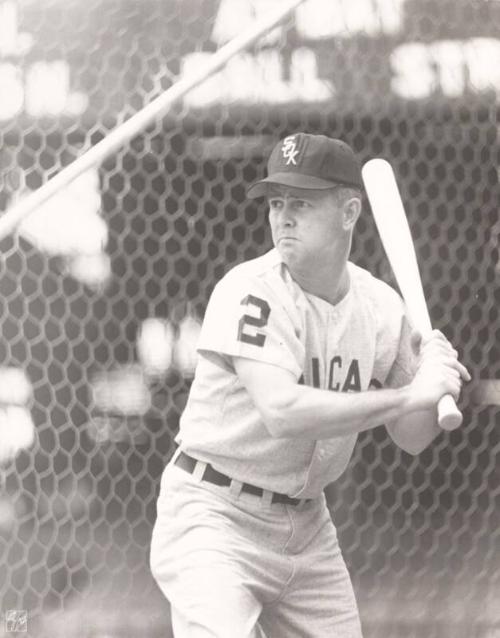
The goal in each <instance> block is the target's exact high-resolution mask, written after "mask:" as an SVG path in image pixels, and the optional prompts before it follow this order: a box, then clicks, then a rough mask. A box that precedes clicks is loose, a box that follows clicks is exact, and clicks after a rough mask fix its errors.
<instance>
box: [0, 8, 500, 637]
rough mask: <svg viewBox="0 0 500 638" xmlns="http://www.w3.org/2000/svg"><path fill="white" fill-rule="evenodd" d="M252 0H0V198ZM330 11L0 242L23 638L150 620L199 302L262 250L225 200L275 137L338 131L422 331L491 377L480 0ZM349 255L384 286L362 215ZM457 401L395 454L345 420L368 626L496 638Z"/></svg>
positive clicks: (257, 214)
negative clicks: (167, 482) (403, 224)
mask: <svg viewBox="0 0 500 638" xmlns="http://www.w3.org/2000/svg"><path fill="white" fill-rule="evenodd" d="M265 4H266V3H259V2H247V1H246V0H245V1H243V0H241V1H238V2H236V1H235V2H233V3H230V2H224V1H221V2H218V1H216V0H189V1H186V0H184V1H181V0H148V1H147V2H146V1H144V0H143V1H142V2H140V1H139V0H137V1H133V0H106V2H101V1H97V0H87V2H85V3H83V2H77V1H76V0H75V1H71V2H68V1H66V2H65V4H64V7H62V6H61V3H60V2H58V1H57V0H47V1H46V2H44V3H35V2H30V1H27V0H25V1H19V2H15V1H14V0H3V1H2V2H0V16H1V18H2V19H1V20H0V36H2V37H0V94H1V96H2V98H1V99H2V101H3V105H2V106H1V107H0V140H1V148H0V166H1V170H2V183H1V187H2V189H1V192H0V205H1V208H2V209H3V210H6V209H7V208H8V207H9V205H11V204H13V203H14V202H15V201H16V200H18V199H19V197H21V196H22V195H23V194H25V193H26V192H28V191H30V190H33V189H36V188H38V187H39V186H40V185H41V184H42V183H43V182H45V181H46V180H47V179H48V177H50V176H51V175H53V174H54V173H55V172H57V171H58V170H60V169H61V168H62V167H64V166H66V165H67V164H69V163H70V162H71V161H72V160H73V159H74V158H76V157H78V156H79V155H80V154H81V153H83V152H84V151H85V150H86V149H88V148H90V147H91V146H92V145H93V144H95V143H96V142H98V141H99V140H101V139H102V138H103V137H105V136H106V134H107V133H108V132H109V131H110V130H111V129H112V128H113V127H114V126H115V125H116V124H119V123H121V122H123V121H124V120H126V119H127V118H128V117H129V116H130V115H132V114H133V113H135V112H136V111H137V110H139V109H140V108H141V107H142V106H144V105H146V104H147V103H148V102H150V101H151V99H153V98H154V97H156V96H157V95H159V94H160V93H161V91H163V90H165V89H167V88H168V87H169V86H171V85H172V84H173V83H175V81H176V80H177V79H178V78H179V77H182V76H183V74H185V73H187V72H188V70H189V68H190V65H193V64H198V63H199V62H200V61H201V60H202V59H203V58H204V57H206V56H209V55H210V54H211V53H212V52H213V51H214V50H215V49H216V47H217V46H220V44H222V43H223V42H224V41H225V40H227V39H229V38H230V37H231V36H232V35H234V33H235V32H237V31H238V29H239V28H240V26H241V24H242V23H243V22H244V21H245V19H248V20H250V19H252V18H253V17H254V14H257V17H258V14H259V12H260V11H262V8H263V6H264V5H265ZM268 4H273V3H268ZM331 5H332V6H333V5H335V11H334V12H333V11H332V6H331ZM331 5H330V3H327V2H323V1H320V0H310V2H306V3H305V5H304V7H303V8H301V9H300V10H299V11H298V12H297V16H296V19H295V20H290V21H287V22H286V23H285V24H284V25H283V26H282V27H281V28H279V29H278V30H275V31H273V32H272V33H271V34H270V35H269V36H266V37H264V38H263V39H262V40H261V41H259V42H258V44H257V45H255V46H253V47H252V48H251V49H249V50H248V51H246V52H245V53H244V54H241V55H240V56H238V57H237V58H236V59H235V60H233V61H232V62H230V63H229V65H228V69H227V70H226V72H225V75H223V76H222V79H221V78H220V77H217V78H215V79H213V80H212V81H211V83H210V82H209V84H208V88H205V89H202V88H200V89H199V90H197V91H194V92H193V93H192V94H189V95H188V96H186V98H185V99H184V101H183V102H182V103H180V104H178V105H177V106H174V107H173V108H172V110H171V112H170V113H169V114H168V115H167V116H166V117H165V118H164V119H162V121H161V122H158V123H157V124H155V125H154V126H151V127H150V128H149V129H148V130H147V131H144V133H143V134H141V135H140V136H138V137H136V138H135V139H134V140H133V141H132V142H131V143H129V144H126V145H125V146H124V148H123V150H121V151H119V152H117V153H115V154H114V155H113V156H112V157H110V158H109V159H108V160H106V161H105V162H104V163H103V164H102V165H101V166H98V167H96V168H95V171H89V172H87V173H86V174H85V175H83V176H82V177H81V178H79V180H77V181H76V182H75V183H74V184H73V185H72V186H71V187H70V188H68V189H67V191H65V192H64V193H61V195H60V196H58V197H56V198H54V199H53V200H51V201H49V202H48V203H47V204H46V205H44V206H43V207H41V208H40V209H39V210H38V211H36V212H35V214H34V215H33V216H32V217H30V218H29V219H28V220H27V221H26V222H24V223H23V224H22V225H21V227H20V230H19V232H18V233H17V234H15V235H14V236H10V237H7V238H4V239H3V240H2V241H1V242H0V244H1V245H0V248H1V255H2V260H1V274H0V290H1V301H0V303H1V308H0V318H1V328H2V330H1V333H2V339H1V340H0V362H1V365H2V366H4V367H5V368H17V369H21V370H23V371H24V372H25V373H26V375H27V378H28V379H29V382H30V384H31V385H32V389H33V390H32V398H31V399H30V400H25V399H23V401H17V402H16V401H13V403H9V400H8V397H7V398H5V397H4V398H3V401H4V403H3V406H4V407H3V414H2V415H1V416H2V419H3V422H2V424H3V425H2V427H3V429H2V427H0V434H1V433H3V432H6V431H7V429H15V428H16V427H18V426H17V421H16V416H15V414H16V413H14V416H12V411H9V408H11V407H12V406H13V405H14V406H15V407H19V405H18V404H22V405H23V406H24V408H25V409H26V406H27V407H28V409H29V414H30V417H31V419H32V422H33V424H34V427H35V443H34V445H33V446H32V447H30V448H29V449H28V450H27V451H21V452H20V453H19V454H18V455H17V456H16V458H15V460H11V461H9V462H7V461H6V462H5V463H4V465H3V469H2V477H3V482H2V493H1V500H0V600H1V609H0V611H1V612H2V613H3V616H4V621H5V624H4V629H5V630H7V629H12V628H13V627H14V626H13V625H12V624H11V625H10V626H9V627H8V626H7V625H8V621H9V619H10V622H11V623H12V622H14V620H15V619H16V618H17V620H18V621H19V622H20V623H21V625H22V613H21V612H23V611H26V612H27V619H28V631H29V632H32V634H33V635H36V636H40V637H42V636H51V637H52V638H53V637H55V636H59V635H64V636H104V635H117V636H118V635H119V636H136V635H144V636H157V635H158V636H160V635H168V631H169V629H168V627H169V621H168V609H167V608H166V603H165V602H164V601H163V599H162V598H161V596H160V594H159V592H158V590H157V588H156V586H155V585H154V584H153V582H152V579H151V577H150V575H149V573H148V550H149V541H150V534H151V528H152V525H153V522H154V518H155V501H156V496H157V491H158V487H159V478H160V474H161V472H162V469H163V467H164V465H165V463H166V462H167V461H168V459H169V457H170V455H171V454H172V452H173V437H174V436H175V433H176V430H177V427H178V420H179V416H180V414H181V412H182V409H183V406H184V404H185V400H186V397H187V393H188V391H189V385H190V380H191V376H192V349H193V342H194V340H195V336H196V330H197V326H198V325H199V320H200V319H201V318H202V316H203V312H204V309H205V306H206V303H207V300H208V297H209V295H210V292H211V290H212V288H213V286H214V285H215V283H216V281H217V280H218V279H219V278H220V277H221V276H222V275H223V274H224V273H225V272H226V271H227V270H228V269H229V268H231V267H232V266H233V265H235V264H236V263H239V262H241V261H242V260H244V259H249V258H252V257H254V256H257V255H259V254H262V253H263V252H264V251H265V250H266V249H268V248H269V247H270V234H269V230H268V227H267V221H266V210H265V207H264V206H263V205H261V204H260V203H255V202H254V201H247V200H246V199H245V187H246V186H247V185H248V184H249V183H250V182H252V181H253V180H254V179H256V178H258V177H260V176H262V175H263V173H264V170H265V159H266V157H267V155H268V153H269V150H270V148H271V147H272V145H273V144H274V143H275V141H276V140H277V139H279V138H280V137H283V136H285V135H286V134H290V133H293V132H296V131H307V132H310V133H324V134H327V135H330V136H333V137H341V138H342V139H344V140H345V141H347V142H348V143H350V144H351V145H352V146H353V147H354V149H355V150H356V151H357V152H358V154H359V156H360V158H361V159H362V160H363V161H365V160H367V159H369V158H372V157H375V156H381V157H385V158H386V159H388V160H389V161H390V162H391V163H392V164H393V166H394V169H395V172H396V175H397V178H398V182H399V185H400V188H401V191H402V195H403V199H404V201H405V203H406V208H407V214H408V217H409V220H410V223H411V227H412V232H413V235H414V239H415V243H416V247H417V252H418V256H419V261H420V265H421V271H422V276H423V280H424V287H425V291H426V295H427V298H428V301H429V306H430V311H431V316H432V320H433V323H434V325H435V326H436V327H439V328H440V329H442V330H443V331H444V332H445V333H446V334H447V336H448V337H449V338H450V339H451V340H452V341H453V343H454V344H456V347H457V349H458V350H459V352H460V355H461V357H462V359H463V361H464V363H465V364H466V365H467V366H468V367H469V368H470V369H471V370H472V372H473V374H474V376H475V378H476V379H477V378H480V377H483V378H495V377H496V378H498V377H499V375H500V364H499V360H500V357H499V348H498V343H499V341H500V323H499V311H498V308H499V302H500V293H499V285H498V284H499V276H500V275H499V269H498V258H499V257H498V241H499V223H500V221H499V218H498V187H497V178H498V175H497V166H498V158H499V147H498V140H497V129H498V107H497V103H496V96H497V93H498V90H499V86H496V85H495V81H496V80H497V79H498V78H497V75H496V74H497V71H496V70H495V69H494V68H493V67H494V63H493V60H492V58H491V57H489V58H487V57H484V56H485V55H486V54H487V55H488V56H489V55H490V54H491V53H492V52H493V54H494V55H496V56H497V57H496V58H495V59H497V60H498V58H499V57H500V54H499V53H498V51H499V49H498V48H495V42H498V38H499V37H500V32H499V31H500V27H499V26H498V25H499V24H500V21H499V20H500V11H499V9H500V5H499V4H498V3H496V2H493V1H491V2H486V1H485V2H480V1H479V0H478V1H474V0H470V2H469V1H468V2H465V1H458V0H457V1H456V2H448V1H446V2H445V1H443V2H441V3H438V2H429V1H427V0H425V1H424V0H421V1H417V0H414V1H411V0H408V1H407V2H403V1H402V0H400V1H398V2H388V3H386V2H382V1H381V0H380V1H379V2H361V1H360V0H359V1H357V2H352V3H347V2H340V1H338V2H335V3H331ZM356 6H357V7H358V9H359V11H358V13H355V12H354V11H353V7H356ZM264 8H265V7H264ZM318 12H319V14H318ZM318 15H319V16H320V17H321V19H319V18H318ZM495 18H497V19H495ZM6 25H10V26H8V27H7V26H6ZM411 47H413V48H411ZM485 51H486V53H485ZM409 52H410V53H411V52H413V53H412V55H413V57H412V55H410V53H409ZM486 59H488V60H490V62H488V64H489V65H490V66H489V68H490V74H489V75H488V73H487V72H486V71H485V70H484V69H483V66H482V62H484V63H486ZM415 60H417V62H418V64H416V63H415ZM457 60H458V61H457ZM412 74H415V75H414V76H413V75H412ZM429 74H430V76H429ZM429 77H430V79H429ZM238 78H239V81H238ZM352 258H353V261H355V262H356V263H358V264H360V265H362V266H364V267H367V268H369V269H370V270H371V271H372V272H373V273H374V274H376V275H378V276H380V277H381V278H383V279H385V280H386V281H388V282H390V283H392V284H394V281H393V279H392V275H391V272H390V269H389V266H388V264H387V262H386V259H385V257H384V255H383V251H382V248H381V246H380V242H379V239H378V237H377V234H376V231H375V228H374V224H373V221H372V219H371V216H370V211H369V207H368V204H366V203H365V210H364V213H363V216H362V218H361V219H360V221H359V224H358V231H357V235H356V239H355V243H354V247H353V255H352ZM151 344H153V345H151ZM461 407H462V409H463V410H464V414H465V419H464V420H465V425H464V427H463V428H461V429H460V430H457V431H454V432H452V433H443V434H442V435H440V437H439V438H438V439H437V440H436V441H435V443H434V444H432V445H431V446H430V448H429V449H427V450H426V451H425V452H424V453H422V454H421V455H420V456H419V457H417V458H413V457H410V456H408V455H406V454H405V453H403V452H401V451H400V450H398V449H397V448H396V447H395V446H394V445H393V443H392V442H391V441H390V440H389V439H388V437H387V436H386V434H385V430H384V429H383V428H378V429H375V430H374V431H373V432H369V433H366V434H364V435H362V436H361V437H360V440H359V443H358V445H357V447H356V450H355V455H354V458H353V460H352V462H351V464H350V465H349V468H348V470H347V472H346V473H345V475H344V476H343V477H342V478H341V479H340V480H339V481H338V482H337V483H336V484H335V485H332V486H331V487H330V488H329V490H328V498H329V503H330V507H331V512H332V517H333V519H334V521H335V523H336V525H337V527H338V530H339V536H340V540H341V545H342V547H343V550H344V555H345V558H346V560H347V562H348V564H349V567H350V571H351V574H352V577H353V581H354V586H355V589H356V592H357V596H358V599H359V603H360V608H361V613H362V618H363V622H364V625H365V632H366V635H367V636H384V637H386V636H403V635H404V636H411V635H415V636H439V637H447V636H454V637H456V636H464V637H472V636H494V635H496V634H495V633H494V632H495V631H497V632H498V631H500V611H499V604H498V600H499V599H500V576H499V574H500V533H499V531H498V530H499V529H500V473H499V469H498V468H499V467H500V464H499V455H500V427H499V424H498V411H497V410H496V409H495V408H494V407H484V406H475V405H473V404H472V402H471V401H470V395H469V394H468V392H467V390H466V391H465V393H464V397H463V399H462V401H461ZM12 611H17V612H19V614H20V616H19V617H17V616H15V615H14V616H12V615H10V616H9V614H8V613H7V612H9V613H10V612H12ZM21 625H19V627H21ZM1 631H2V630H1V629H0V635H1ZM7 635H10V634H7Z"/></svg>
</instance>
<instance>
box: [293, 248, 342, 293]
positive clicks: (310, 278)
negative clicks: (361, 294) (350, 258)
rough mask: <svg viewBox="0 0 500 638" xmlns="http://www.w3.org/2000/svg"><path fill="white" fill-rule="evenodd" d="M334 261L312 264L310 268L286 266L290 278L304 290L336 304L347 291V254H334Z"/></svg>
mask: <svg viewBox="0 0 500 638" xmlns="http://www.w3.org/2000/svg"><path fill="white" fill-rule="evenodd" d="M334 262H335V263H332V262H329V263H327V264H322V265H318V264H314V266H313V267H312V268H311V269H304V268H301V269H300V271H299V270H294V268H293V267H290V266H289V267H288V269H289V270H290V274H291V276H292V279H293V280H294V281H296V282H297V283H298V285H299V286H300V287H301V288H302V290H304V291H305V292H308V293H310V294H312V295H315V296H316V297H319V298H320V299H323V300H324V301H327V302H328V303H331V304H332V305H335V304H337V303H338V302H339V301H341V300H342V299H343V297H345V295H346V294H347V292H348V291H349V285H350V280H349V272H348V270H347V254H345V255H344V254H342V255H338V254H337V255H336V258H335V259H334Z"/></svg>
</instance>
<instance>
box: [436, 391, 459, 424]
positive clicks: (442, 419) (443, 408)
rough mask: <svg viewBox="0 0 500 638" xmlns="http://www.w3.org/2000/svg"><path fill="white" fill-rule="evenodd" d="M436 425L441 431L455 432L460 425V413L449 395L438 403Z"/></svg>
mask: <svg viewBox="0 0 500 638" xmlns="http://www.w3.org/2000/svg"><path fill="white" fill-rule="evenodd" d="M438 423H439V427H440V428H441V429H443V430H456V428H458V427H459V426H460V425H461V424H462V413H461V412H460V410H459V409H458V408H457V404H456V403H455V400H454V399H453V397H452V396H451V394H446V395H445V396H444V397H442V398H441V400H440V401H439V403H438Z"/></svg>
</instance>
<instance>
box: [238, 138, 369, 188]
mask: <svg viewBox="0 0 500 638" xmlns="http://www.w3.org/2000/svg"><path fill="white" fill-rule="evenodd" d="M269 184H281V185H283V186H293V187H295V188H305V189H308V188H310V189H326V188H331V187H332V186H336V185H338V184H345V185H346V186H354V187H356V188H362V185H363V182H362V180H361V166H360V163H359V161H358V159H357V158H356V155H355V154H354V151H353V150H352V148H351V147H350V146H349V145H348V144H346V143H345V142H342V140H338V139H335V138H331V137H326V135H310V134H308V133H295V134H294V135H289V136H288V137H285V138H284V139H283V140H281V141H280V142H278V144H276V146H275V147H274V148H273V150H272V152H271V155H270V156H269V161H268V162H267V177H266V178H265V179H261V180H259V181H258V182H255V183H254V184H252V185H251V186H250V187H249V189H248V191H247V195H248V197H250V198H254V197H262V196H264V195H266V193H267V186H268V185H269Z"/></svg>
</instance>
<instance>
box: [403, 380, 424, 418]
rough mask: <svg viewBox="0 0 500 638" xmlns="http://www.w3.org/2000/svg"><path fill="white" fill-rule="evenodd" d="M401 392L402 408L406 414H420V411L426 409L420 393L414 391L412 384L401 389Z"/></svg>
mask: <svg viewBox="0 0 500 638" xmlns="http://www.w3.org/2000/svg"><path fill="white" fill-rule="evenodd" d="M400 390H401V406H402V410H403V412H404V414H408V413H410V412H418V411H419V410H425V409H426V406H425V405H424V402H423V401H421V400H419V398H418V393H416V392H415V391H414V388H413V384H412V383H409V384H408V385H405V386H403V387H402V388H400Z"/></svg>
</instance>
